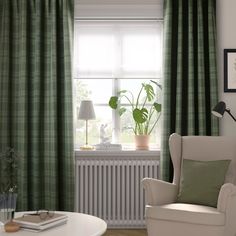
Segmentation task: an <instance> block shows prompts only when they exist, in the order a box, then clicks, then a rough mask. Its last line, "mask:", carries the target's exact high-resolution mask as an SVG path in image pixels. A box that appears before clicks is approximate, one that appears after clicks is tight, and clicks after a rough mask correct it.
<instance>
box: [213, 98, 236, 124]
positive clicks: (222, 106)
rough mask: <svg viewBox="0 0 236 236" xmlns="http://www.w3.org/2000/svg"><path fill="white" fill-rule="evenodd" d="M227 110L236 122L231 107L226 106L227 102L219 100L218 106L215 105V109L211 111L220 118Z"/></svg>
mask: <svg viewBox="0 0 236 236" xmlns="http://www.w3.org/2000/svg"><path fill="white" fill-rule="evenodd" d="M225 111H226V112H227V113H228V114H229V115H230V116H231V117H232V119H233V120H234V121H235V122H236V119H235V117H234V116H233V115H232V114H231V112H230V109H228V108H226V104H225V102H222V101H221V102H218V103H217V104H216V106H215V107H214V109H213V110H212V111H211V113H212V114H213V115H214V116H217V117H219V118H222V117H223V115H224V113H225Z"/></svg>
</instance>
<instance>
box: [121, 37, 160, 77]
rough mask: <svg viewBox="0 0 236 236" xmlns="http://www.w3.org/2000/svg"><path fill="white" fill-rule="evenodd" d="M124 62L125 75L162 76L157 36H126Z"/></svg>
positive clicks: (123, 53)
mask: <svg viewBox="0 0 236 236" xmlns="http://www.w3.org/2000/svg"><path fill="white" fill-rule="evenodd" d="M122 60H123V65H122V66H123V70H124V73H125V74H126V73H128V74H129V76H132V74H133V75H134V76H138V77H142V76H144V77H145V76H147V75H149V77H151V76H153V77H154V76H155V77H157V76H158V75H159V74H160V67H161V54H160V41H159V37H158V36H157V35H152V34H151V35H141V34H140V35H137V34H134V35H125V36H124V38H123V48H122Z"/></svg>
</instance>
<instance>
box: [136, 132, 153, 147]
mask: <svg viewBox="0 0 236 236" xmlns="http://www.w3.org/2000/svg"><path fill="white" fill-rule="evenodd" d="M134 138H135V147H136V150H149V139H150V135H135V137H134Z"/></svg>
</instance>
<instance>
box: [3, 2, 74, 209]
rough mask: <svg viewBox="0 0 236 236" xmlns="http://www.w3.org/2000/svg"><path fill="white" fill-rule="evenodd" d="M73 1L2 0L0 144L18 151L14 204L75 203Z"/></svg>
mask: <svg viewBox="0 0 236 236" xmlns="http://www.w3.org/2000/svg"><path fill="white" fill-rule="evenodd" d="M73 8H74V5H73V0H14V1H9V0H1V1H0V150H5V149H6V148H7V147H12V148H14V149H15V151H16V153H17V154H18V155H19V156H20V159H19V166H18V203H17V204H18V205H17V208H18V210H33V209H55V210H56V209H57V210H73V205H74V157H73V155H74V152H73V127H72V121H73V119H72V117H73V114H72V72H71V55H72V39H73V10H74V9H73Z"/></svg>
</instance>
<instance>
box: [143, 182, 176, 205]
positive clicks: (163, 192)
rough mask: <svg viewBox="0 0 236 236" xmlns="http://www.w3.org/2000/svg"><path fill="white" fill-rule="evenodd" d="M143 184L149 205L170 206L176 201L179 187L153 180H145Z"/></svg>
mask: <svg viewBox="0 0 236 236" xmlns="http://www.w3.org/2000/svg"><path fill="white" fill-rule="evenodd" d="M141 183H142V186H143V187H144V189H145V194H146V204H148V205H163V204H169V203H172V202H174V201H175V200H176V197H177V192H178V187H177V186H176V185H175V184H171V183H168V182H164V181H161V180H158V179H152V178H144V179H143V180H142V182H141Z"/></svg>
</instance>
